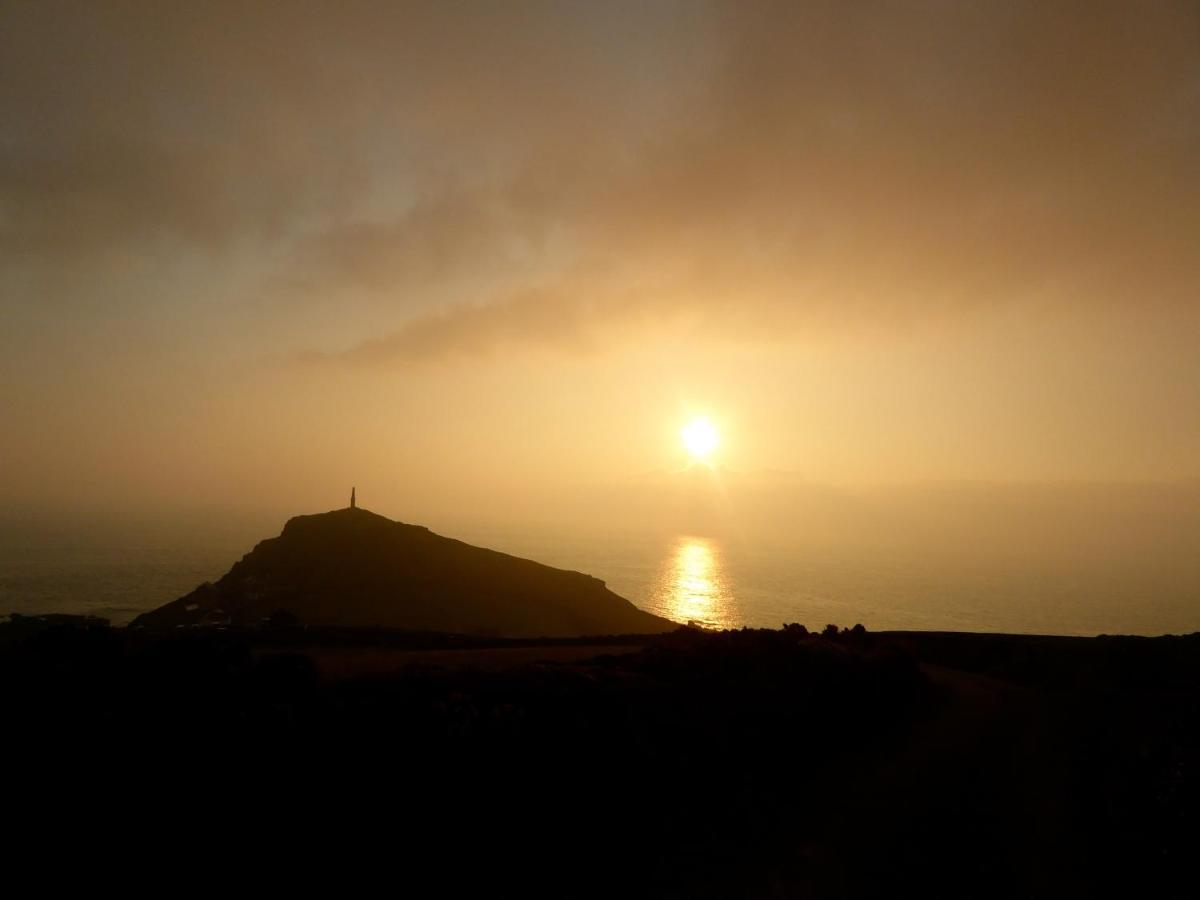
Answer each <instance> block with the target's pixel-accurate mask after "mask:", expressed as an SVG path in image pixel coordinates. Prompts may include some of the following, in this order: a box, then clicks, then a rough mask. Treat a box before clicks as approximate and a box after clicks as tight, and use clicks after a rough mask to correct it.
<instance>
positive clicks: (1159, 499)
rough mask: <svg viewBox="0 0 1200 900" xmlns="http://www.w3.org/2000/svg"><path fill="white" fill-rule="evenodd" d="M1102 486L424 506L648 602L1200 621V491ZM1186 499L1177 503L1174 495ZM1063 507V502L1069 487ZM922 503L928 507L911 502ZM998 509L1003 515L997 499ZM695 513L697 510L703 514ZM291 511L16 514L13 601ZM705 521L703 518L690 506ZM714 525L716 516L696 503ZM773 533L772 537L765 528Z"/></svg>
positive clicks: (186, 575)
mask: <svg viewBox="0 0 1200 900" xmlns="http://www.w3.org/2000/svg"><path fill="white" fill-rule="evenodd" d="M1136 494H1137V499H1136V501H1132V500H1131V499H1130V497H1129V494H1128V492H1123V493H1120V498H1121V499H1120V500H1119V501H1117V500H1114V499H1113V498H1114V494H1113V492H1111V491H1110V492H1107V493H1106V494H1105V497H1106V498H1107V499H1105V500H1103V501H1097V500H1096V499H1095V498H1094V497H1092V498H1090V499H1088V500H1087V501H1086V502H1084V501H1083V500H1078V499H1077V501H1076V502H1075V503H1074V510H1073V512H1072V513H1071V514H1070V515H1068V516H1064V515H1062V514H1059V515H1056V516H1054V517H1050V518H1047V516H1046V515H1044V510H1043V509H1042V508H1041V507H1039V506H1038V504H1036V503H1032V502H1031V501H1029V500H1028V499H1026V500H1025V501H1023V502H1022V503H1017V504H1009V505H1010V506H1011V507H1012V508H1011V509H1010V510H1009V513H1008V515H1007V516H1005V515H1002V514H1000V513H997V511H996V510H997V507H1003V506H1004V504H998V503H997V502H996V499H995V497H994V496H992V495H987V496H982V497H977V498H976V502H974V503H966V502H963V501H961V500H960V501H959V502H958V504H957V505H954V504H948V503H946V502H944V501H942V502H939V501H938V500H936V499H931V498H930V497H927V496H923V497H921V498H920V499H919V502H917V501H916V500H914V501H913V502H912V503H911V504H910V505H909V507H907V509H908V510H909V511H908V512H905V511H903V510H901V509H900V508H899V506H900V504H897V503H893V504H892V506H891V507H890V511H891V515H890V516H883V515H882V514H880V513H878V512H875V513H867V512H864V511H863V510H862V509H861V508H860V509H859V510H858V511H857V513H856V516H857V517H856V518H853V521H849V520H848V519H847V517H846V515H842V516H839V515H838V513H837V511H836V509H837V508H840V507H837V508H835V507H828V508H822V507H821V506H820V504H819V503H816V502H812V503H810V504H809V506H810V508H811V512H812V516H811V519H812V522H810V525H809V527H795V528H793V529H790V530H785V531H782V532H781V531H780V530H779V529H777V528H772V527H769V526H768V527H765V528H764V529H763V530H762V534H760V535H758V536H755V535H754V534H753V532H752V530H748V529H745V528H742V529H734V528H728V527H715V526H713V524H712V522H711V521H709V522H707V525H708V526H710V527H702V528H686V527H671V525H670V522H669V518H670V517H667V520H666V521H653V520H651V521H642V522H639V523H636V524H635V525H632V526H631V525H628V524H627V525H625V526H624V527H618V526H616V525H613V524H611V523H608V522H606V521H603V520H602V521H597V522H592V523H584V524H580V523H579V522H576V523H575V524H573V525H570V526H564V525H563V524H561V523H548V522H540V523H536V524H534V523H531V522H528V521H521V522H519V523H517V524H509V523H507V522H504V521H501V520H498V519H496V518H494V517H493V518H490V519H487V518H484V517H481V516H476V517H469V516H462V515H443V516H426V517H421V518H417V517H414V518H411V519H410V518H409V517H408V516H405V515H403V514H395V513H393V517H395V518H400V519H403V520H406V521H416V522H420V523H422V524H427V525H429V527H431V528H432V529H433V530H434V531H437V532H438V533H441V534H445V535H447V536H450V537H456V538H460V539H462V540H465V541H467V542H469V543H474V544H478V545H480V546H485V547H491V548H493V549H497V550H501V551H504V552H508V553H512V554H515V555H518V556H524V557H528V558H531V559H535V560H538V561H540V562H544V563H546V564H548V565H553V566H557V567H561V568H567V569H574V570H578V571H582V572H587V573H589V574H592V575H595V576H596V577H598V578H601V579H602V580H604V581H605V582H607V583H608V585H609V587H610V588H612V589H613V590H614V591H616V592H617V593H618V594H621V595H622V596H624V597H627V598H629V599H630V600H632V601H633V602H634V603H635V604H637V605H638V606H640V607H642V608H644V609H647V610H649V611H651V612H654V613H657V614H660V615H663V616H666V617H668V618H671V619H674V620H676V621H680V622H687V621H695V622H699V623H703V624H706V625H709V626H719V627H740V626H742V625H750V626H770V627H778V626H779V625H780V624H781V623H783V622H785V621H786V622H791V621H798V622H802V623H804V624H806V625H807V626H809V627H810V628H813V627H817V628H819V627H822V626H824V625H825V624H826V623H829V622H832V623H836V624H839V625H843V626H849V625H853V624H854V623H856V622H862V623H863V624H864V625H866V626H867V627H868V628H869V629H872V630H886V629H927V630H955V631H995V632H1011V633H1053V634H1101V633H1110V634H1115V633H1128V634H1163V633H1184V632H1192V631H1196V630H1200V561H1198V560H1200V557H1198V555H1197V552H1196V551H1197V548H1200V525H1198V521H1200V513H1198V511H1200V505H1197V504H1196V503H1195V502H1194V500H1195V496H1196V495H1195V491H1194V490H1191V489H1189V490H1185V491H1182V492H1181V491H1179V490H1178V488H1173V489H1172V490H1170V491H1158V492H1155V491H1148V490H1140V491H1138V492H1136ZM1164 501H1169V502H1164ZM1048 505H1050V506H1052V507H1053V508H1054V509H1056V510H1059V511H1061V510H1062V509H1063V508H1064V506H1065V504H1064V503H1063V501H1062V497H1061V492H1059V493H1058V494H1056V495H1055V497H1054V498H1053V502H1052V503H1049V504H1048ZM917 507H919V508H920V510H921V513H920V515H917V514H916V513H915V512H913V511H912V510H913V509H914V508H917ZM985 508H986V509H987V510H988V512H987V515H986V516H985V515H983V514H981V513H980V510H981V509H985ZM693 512H694V511H693ZM286 518H287V516H286V515H283V516H274V515H264V514H261V513H256V514H253V515H250V514H247V515H241V516H228V515H224V516H219V517H217V516H212V515H206V516H197V515H193V516H187V517H171V518H169V519H167V520H161V519H160V520H150V519H148V518H140V519H136V520H132V521H115V522H114V521H100V520H93V521H70V522H68V521H66V520H65V519H55V518H52V517H43V518H41V519H37V520H31V519H30V518H28V517H26V518H21V519H9V520H6V521H4V522H0V614H4V613H8V612H18V613H24V614H37V613H46V612H68V613H88V614H93V615H97V616H102V617H104V618H107V619H110V620H111V621H112V622H114V623H115V624H124V623H127V622H128V621H129V620H131V619H132V618H133V617H134V616H135V615H137V614H138V613H139V612H142V611H144V610H147V609H151V608H154V607H156V606H158V605H160V604H163V603H166V602H168V601H170V600H173V599H175V598H177V597H180V596H182V595H183V594H185V593H187V592H188V591H190V590H191V589H192V588H194V587H196V586H197V585H198V584H200V583H201V582H203V581H213V580H216V579H217V578H219V577H220V576H221V575H223V574H224V573H225V572H226V571H228V569H229V568H230V566H231V565H232V564H233V563H234V562H235V561H236V560H238V559H239V558H240V557H241V556H242V555H243V554H244V553H246V552H248V551H249V550H250V549H251V548H252V547H253V546H254V544H255V543H256V542H257V541H259V540H261V539H263V538H266V537H272V536H274V535H276V534H278V533H279V531H280V529H281V527H282V524H283V521H284V520H285V519H286ZM685 518H689V517H685ZM690 518H693V519H694V520H695V521H696V522H697V523H699V524H704V522H705V517H704V516H699V517H695V516H692V517H690ZM768 534H769V535H770V536H766V535H768Z"/></svg>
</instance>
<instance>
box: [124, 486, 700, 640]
mask: <svg viewBox="0 0 1200 900" xmlns="http://www.w3.org/2000/svg"><path fill="white" fill-rule="evenodd" d="M264 621H274V622H277V623H280V622H289V623H293V622H294V623H302V624H311V625H320V626H345V627H381V628H399V629H408V630H419V631H439V632H451V633H458V634H475V635H493V636H500V637H566V636H577V635H598V634H650V633H658V632H664V631H669V630H671V629H674V628H677V627H678V625H677V624H676V623H674V622H671V621H669V620H667V619H663V618H661V617H659V616H655V615H652V614H650V613H647V612H644V611H642V610H640V609H638V608H637V607H636V606H634V605H633V604H632V603H630V602H629V601H628V600H626V599H624V598H623V597H620V596H618V595H617V594H614V593H613V592H612V591H610V590H609V589H608V588H607V587H605V584H604V582H603V581H601V580H599V579H598V578H593V577H592V576H590V575H584V574H582V573H579V572H570V571H566V570H563V569H555V568H552V567H550V566H545V565H542V564H541V563H537V562H533V561H532V560H528V559H520V558H518V557H515V556H509V555H508V554H505V553H499V552H497V551H495V550H487V549H484V548H482V547H473V546H471V545H470V544H465V543H463V542H462V541H457V540H453V539H451V538H446V537H442V536H441V535H437V534H434V533H433V532H431V531H430V530H429V529H427V528H424V527H422V526H419V525H407V524H404V523H402V522H395V521H392V520H391V519H388V518H385V517H384V516H380V515H377V514H375V513H372V512H369V511H367V510H365V509H360V508H356V507H353V506H352V507H348V508H346V509H339V510H334V511H333V512H327V513H321V514H318V515H309V516H297V517H296V518H293V519H291V520H289V521H288V522H287V524H286V525H285V526H284V529H283V532H282V534H280V535H279V536H278V537H275V538H269V539H267V540H264V541H261V542H259V544H258V545H257V546H255V548H254V549H253V550H252V551H251V552H250V553H248V554H246V555H245V556H244V557H242V559H241V560H240V561H239V562H237V563H236V564H235V565H234V566H233V568H232V569H230V570H229V572H228V573H226V574H225V575H224V576H223V577H222V578H221V579H220V580H219V581H217V582H216V583H215V584H207V583H206V584H203V585H201V586H200V587H198V588H196V589H195V590H194V591H192V592H191V593H190V594H188V595H186V596H184V597H181V598H179V599H178V600H175V601H173V602H171V603H168V604H166V605H165V606H161V607H159V608H158V609H155V610H152V611H150V612H147V613H143V614H142V615H140V616H138V617H137V618H136V619H135V620H134V621H133V623H132V626H133V627H135V628H138V627H140V628H145V629H173V628H176V627H181V626H200V627H203V626H210V627H219V626H222V625H232V626H245V625H252V624H258V623H262V622H264Z"/></svg>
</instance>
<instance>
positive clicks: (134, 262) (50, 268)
mask: <svg viewBox="0 0 1200 900" xmlns="http://www.w3.org/2000/svg"><path fill="white" fill-rule="evenodd" d="M1197 173H1200V7H1198V6H1197V5H1196V4H1195V3H1194V2H1180V3H1171V2H1147V3H1128V2H1121V3H1107V2H1103V0H1089V2H1083V3H1070V2H1063V3H1058V2H1045V0H1038V2H1020V0H1007V2H997V3H991V2H977V3H969V4H965V3H957V2H863V3H854V4H848V3H844V2H832V3H821V2H816V3H794V2H785V3H763V2H736V3H728V4H726V3H704V2H699V0H692V2H665V0H664V2H638V3H633V2H614V3H570V2H557V3H518V2H513V3H505V4H493V3H479V4H473V3H465V2H464V3H429V4H405V3H396V2H387V3H383V2H380V3H375V2H355V0H342V2H338V3H242V2H238V3H220V2H207V3H194V4H162V3H122V2H108V3H56V2H52V0H42V2H36V3H33V2H30V3H25V2H12V3H6V4H4V5H3V7H2V8H0V422H2V423H3V427H2V428H0V505H3V506H5V507H6V508H8V509H27V508H55V509H59V508H61V509H68V508H87V509H90V510H97V511H103V510H126V511H128V510H151V511H158V512H170V511H172V510H185V509H195V508H199V507H204V508H213V509H221V508H229V509H233V508H239V509H253V508H270V509H284V510H291V511H294V512H301V511H311V510H314V509H324V508H332V507H335V506H340V505H344V503H345V502H346V497H345V496H344V495H348V492H349V487H350V485H352V484H355V485H357V486H358V488H359V492H360V501H361V503H362V505H364V506H368V507H371V508H379V509H381V510H382V511H387V512H388V513H389V514H393V515H395V516H396V517H398V518H409V519H410V520H412V519H413V518H415V517H417V516H421V515H426V514H432V513H434V512H436V511H443V512H455V513H466V512H470V511H481V510H482V511H487V512H490V513H493V514H496V515H501V514H505V513H510V512H511V513H512V514H514V515H515V514H517V513H521V514H530V515H532V514H534V513H535V512H537V511H545V510H546V509H550V508H555V507H556V505H560V506H563V507H564V508H565V507H566V506H568V505H571V504H575V506H573V507H572V508H586V505H587V504H588V503H593V502H594V503H597V504H600V503H602V502H604V500H603V498H608V499H609V501H610V502H616V501H613V500H612V498H621V500H620V502H622V503H624V502H625V501H626V500H628V499H629V498H639V497H640V498H642V500H643V501H645V500H646V498H653V497H658V496H660V493H661V491H662V490H663V489H664V488H663V485H664V484H667V485H670V484H673V483H674V482H673V481H672V479H674V478H676V477H677V476H679V474H680V470H681V469H683V468H684V467H685V466H686V465H687V463H688V460H687V458H686V456H685V454H684V452H683V449H682V447H681V445H680V441H679V430H680V428H681V427H682V426H683V425H684V424H685V423H686V422H687V421H688V420H690V419H691V418H692V417H694V416H697V415H706V416H708V417H709V418H710V419H711V420H712V421H713V423H714V424H715V425H716V426H717V428H718V430H719V432H720V436H721V444H720V446H719V448H718V451H717V453H716V454H715V455H714V458H713V463H714V465H716V466H717V470H718V472H719V473H720V474H721V476H722V478H723V479H724V480H725V483H726V484H727V485H750V486H752V487H753V489H754V490H756V491H759V492H760V494H762V495H764V496H779V495H780V492H783V493H786V492H787V491H788V490H792V489H794V486H795V485H804V486H805V489H806V490H810V491H816V490H824V489H825V488H826V487H827V486H829V487H836V488H838V489H856V488H859V487H864V486H877V485H892V486H907V485H929V484H947V483H961V484H974V485H979V484H985V485H1013V486H1024V487H1021V488H1020V489H1021V490H1028V489H1029V488H1028V486H1029V485H1078V484H1103V485H1119V484H1147V483H1151V484H1160V485H1161V484H1167V485H1170V484H1188V485H1193V486H1194V485H1195V484H1196V482H1197V480H1198V479H1200V352H1197V351H1198V349H1200V252H1197V245H1198V240H1200V177H1197ZM685 477H686V476H685ZM689 483H690V482H689ZM1015 489H1016V488H1015V487H1014V490H1015ZM630 502H632V501H630Z"/></svg>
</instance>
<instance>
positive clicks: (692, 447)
mask: <svg viewBox="0 0 1200 900" xmlns="http://www.w3.org/2000/svg"><path fill="white" fill-rule="evenodd" d="M679 436H680V437H681V438H683V446H684V447H686V448H687V452H688V453H690V454H691V456H692V458H693V459H696V460H699V461H700V462H704V461H705V460H707V459H708V458H709V457H710V456H712V454H713V451H714V450H716V449H717V444H719V443H720V442H721V439H720V436H719V435H718V434H717V429H716V426H715V425H713V423H712V422H710V421H709V420H708V418H707V417H705V416H700V417H699V418H696V419H692V421H690V422H688V423H687V424H686V425H684V426H683V430H682V431H680V432H679Z"/></svg>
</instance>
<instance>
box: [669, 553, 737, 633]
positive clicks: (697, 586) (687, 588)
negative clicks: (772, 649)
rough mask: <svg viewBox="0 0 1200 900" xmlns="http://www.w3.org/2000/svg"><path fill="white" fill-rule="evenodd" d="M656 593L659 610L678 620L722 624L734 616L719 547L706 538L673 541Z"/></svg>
mask: <svg viewBox="0 0 1200 900" xmlns="http://www.w3.org/2000/svg"><path fill="white" fill-rule="evenodd" d="M655 593H656V597H655V601H656V605H657V606H658V607H659V611H660V612H661V613H662V614H663V615H666V616H668V617H669V618H672V619H674V620H675V621H677V622H696V623H698V624H701V625H707V626H710V627H721V628H725V627H729V626H730V625H732V624H733V622H734V620H735V618H736V616H735V610H734V608H733V607H734V604H733V598H732V596H731V595H730V592H729V581H728V576H727V574H726V571H725V565H724V561H723V559H722V557H721V550H720V547H719V546H718V545H717V544H716V542H714V541H710V540H708V539H707V538H700V537H681V538H679V539H678V540H677V541H676V542H675V544H674V546H673V547H672V550H671V553H670V554H668V556H667V559H666V561H665V563H664V565H663V571H662V574H661V575H660V576H659V581H658V587H657V590H656V592H655Z"/></svg>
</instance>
